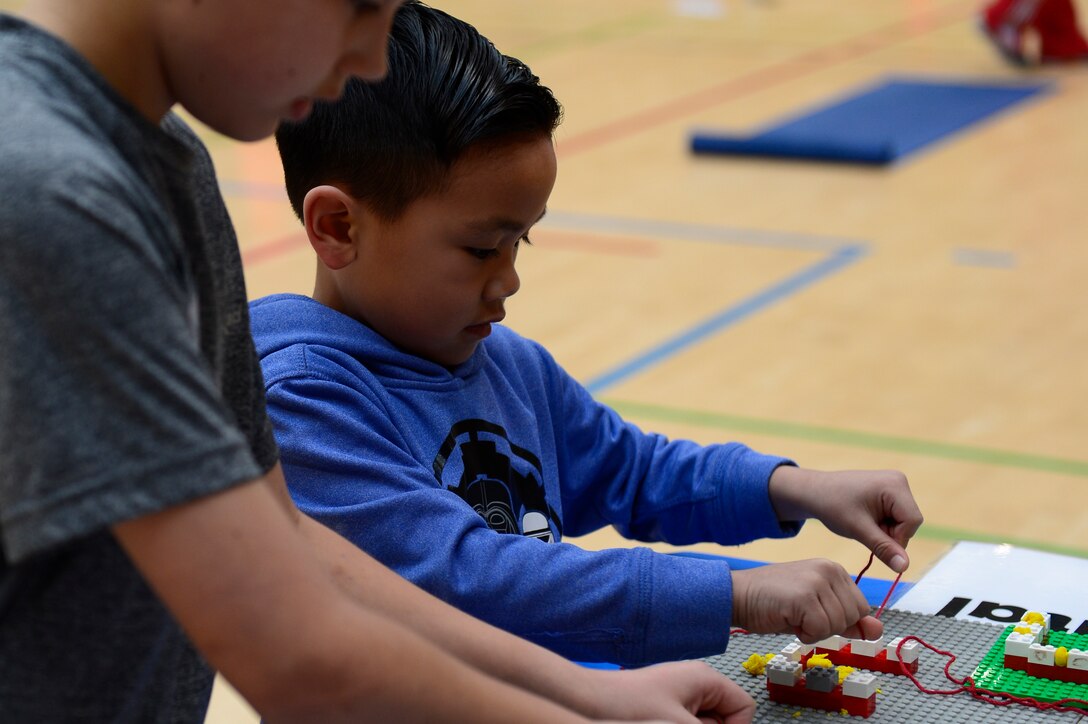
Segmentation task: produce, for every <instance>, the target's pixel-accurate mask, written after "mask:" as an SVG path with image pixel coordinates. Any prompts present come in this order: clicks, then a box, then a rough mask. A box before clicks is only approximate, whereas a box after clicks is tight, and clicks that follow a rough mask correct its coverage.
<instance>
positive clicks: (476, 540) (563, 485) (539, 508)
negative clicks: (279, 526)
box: [250, 295, 799, 666]
mask: <svg viewBox="0 0 1088 724" xmlns="http://www.w3.org/2000/svg"><path fill="white" fill-rule="evenodd" d="M250 311H251V314H252V326H253V335H254V338H255V341H256V346H257V352H258V354H259V356H260V359H261V366H262V369H263V372H264V380H265V387H266V390H267V393H268V411H269V414H270V416H271V418H272V421H273V425H274V428H275V433H276V438H277V441H278V443H279V446H280V456H281V460H282V463H283V469H284V473H285V475H286V477H287V483H288V486H289V488H290V490H291V495H292V496H293V498H294V500H295V502H296V503H297V504H298V506H299V508H300V509H302V510H303V511H304V512H305V513H306V514H308V515H310V516H311V517H313V518H315V519H316V520H319V521H321V522H322V523H324V524H325V525H327V526H329V527H330V528H332V529H333V530H335V531H337V532H338V533H340V534H341V535H343V536H344V537H345V538H347V539H348V540H350V541H352V542H354V543H355V544H356V545H357V546H359V547H360V548H362V549H363V550H365V551H366V552H367V553H369V554H370V555H372V556H373V557H374V558H376V559H378V560H379V561H381V562H382V563H384V564H385V565H387V566H389V567H390V568H392V569H394V570H395V571H397V572H398V573H400V574H401V575H402V576H404V577H406V578H408V579H409V580H411V581H413V582H415V583H416V584H417V585H419V586H421V587H422V588H424V589H426V590H428V591H430V592H431V593H432V594H434V595H435V596H438V597H439V598H441V599H443V600H445V601H447V602H448V603H450V604H452V605H454V606H456V607H457V608H460V609H462V610H464V611H466V612H468V613H470V614H472V615H473V616H476V617H477V618H480V619H483V620H484V621H487V622H489V623H491V624H493V625H495V626H498V627H500V628H503V629H506V630H507V631H510V632H512V633H515V634H517V635H519V636H522V637H524V638H526V639H529V640H530V641H533V642H535V643H538V644H540V645H542V646H545V647H547V648H549V649H552V650H553V651H556V652H557V653H560V654H562V655H564V656H567V657H569V658H572V659H576V660H580V661H608V662H612V663H617V664H622V665H624V666H637V665H643V664H648V663H653V662H658V661H665V660H674V659H684V658H696V657H702V656H709V655H713V654H718V653H721V652H722V651H724V650H725V648H726V645H727V643H728V637H729V626H730V619H731V614H732V599H733V594H732V579H731V576H730V571H729V567H728V565H727V564H726V563H725V562H724V561H721V560H708V559H703V558H693V557H683V556H672V555H666V554H660V553H655V552H653V551H651V550H649V549H648V548H641V547H640V548H623V549H613V550H604V551H585V550H582V549H581V548H579V547H577V546H575V545H571V544H568V543H562V542H561V540H562V538H563V536H564V535H568V536H579V535H584V534H586V533H590V532H592V531H594V530H597V529H599V528H602V527H604V526H607V525H611V526H614V527H615V528H616V529H617V530H618V531H619V532H620V533H621V534H622V535H624V536H626V537H628V538H633V539H636V540H641V541H664V542H667V543H672V544H674V545H683V544H688V543H696V542H715V543H720V544H723V545H734V544H738V543H744V542H747V541H751V540H754V539H756V538H763V537H785V536H789V535H793V534H796V532H797V530H798V528H799V526H798V525H796V524H792V523H786V524H783V523H779V521H778V520H777V518H776V516H775V514H774V510H773V508H772V506H771V503H770V499H769V496H768V492H767V482H768V480H769V479H770V475H771V472H772V471H773V470H774V469H775V468H776V467H777V466H779V465H783V464H791V463H790V461H788V460H786V459H784V458H780V457H772V456H767V455H762V454H759V453H757V452H755V451H753V450H751V449H750V448H748V447H746V446H744V445H741V444H739V443H727V444H722V445H707V446H702V445H697V444H695V443H693V442H690V441H687V440H675V441H670V440H668V439H666V438H665V437H663V436H662V435H658V434H652V433H650V434H648V433H644V432H642V431H641V430H639V429H638V428H637V427H635V426H634V425H632V424H630V423H628V422H625V421H624V420H622V419H621V418H620V417H619V415H617V414H616V413H615V412H614V411H613V410H612V409H610V408H608V407H607V406H605V405H602V404H600V403H598V402H597V401H595V400H594V399H593V398H592V396H591V395H590V394H589V393H588V392H587V391H586V390H585V388H583V387H582V386H581V385H580V384H579V383H578V382H577V381H575V380H574V379H573V378H572V377H571V376H570V375H568V374H567V373H566V372H564V371H563V369H562V368H561V367H559V365H558V364H556V362H555V360H554V359H552V357H551V355H550V354H548V352H547V351H546V350H545V349H544V348H543V347H541V346H540V345H539V344H537V343H535V342H533V341H531V340H528V339H525V338H523V337H521V336H519V335H517V334H516V333H515V332H513V331H511V330H510V329H508V328H506V327H502V326H499V325H495V326H494V327H493V331H492V334H491V336H489V337H488V338H486V339H485V340H484V341H483V342H482V343H481V344H480V345H479V346H478V347H477V349H476V352H475V353H474V354H473V356H472V357H471V358H470V359H469V360H468V361H466V362H465V363H463V364H461V365H459V366H457V367H455V368H453V369H449V368H446V367H443V366H442V365H439V364H436V363H433V362H429V361H427V360H425V359H422V358H419V357H415V356H412V355H408V354H405V353H403V352H401V351H400V350H398V349H397V348H396V347H394V346H393V345H392V344H391V343H389V342H388V341H386V340H385V339H384V338H383V337H381V336H380V335H379V334H377V333H376V332H374V331H373V330H372V329H370V328H369V327H367V326H366V325H364V324H362V323H360V322H358V321H356V320H354V319H352V318H350V317H348V316H345V315H343V314H341V313H339V312H337V311H334V310H332V309H329V308H328V307H326V306H324V305H322V304H320V303H318V302H316V301H314V300H312V299H310V298H308V297H303V296H297V295H276V296H272V297H266V298H264V299H260V300H257V301H255V302H253V303H252V305H251V310H250Z"/></svg>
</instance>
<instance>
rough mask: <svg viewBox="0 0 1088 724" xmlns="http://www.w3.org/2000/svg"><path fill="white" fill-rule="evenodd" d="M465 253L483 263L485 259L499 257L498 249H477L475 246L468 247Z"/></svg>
mask: <svg viewBox="0 0 1088 724" xmlns="http://www.w3.org/2000/svg"><path fill="white" fill-rule="evenodd" d="M465 251H467V252H468V253H469V254H471V255H472V256H474V257H476V258H477V259H480V260H481V261H483V260H485V259H491V258H492V257H496V256H498V255H499V250H498V249H477V248H476V247H474V246H469V247H466V248H465Z"/></svg>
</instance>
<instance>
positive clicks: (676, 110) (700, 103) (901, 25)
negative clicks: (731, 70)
mask: <svg viewBox="0 0 1088 724" xmlns="http://www.w3.org/2000/svg"><path fill="white" fill-rule="evenodd" d="M975 11H976V8H975V5H974V4H972V5H971V8H970V11H967V10H965V9H964V8H962V7H959V8H954V9H944V10H941V11H935V12H934V13H933V14H932V17H930V18H928V19H927V20H928V22H924V23H920V22H919V18H918V17H911V18H908V19H906V20H900V21H897V22H895V23H891V24H889V25H885V26H883V27H881V28H877V29H875V30H870V31H867V32H865V33H863V34H861V35H858V36H856V37H854V38H851V39H847V40H845V41H842V42H839V43H836V44H835V45H829V46H826V47H822V48H816V49H814V50H810V51H807V52H805V53H802V54H801V55H799V56H796V57H793V58H789V59H788V60H784V61H782V62H780V63H777V64H775V65H772V66H769V67H765V68H761V69H759V70H755V71H753V72H751V73H748V74H747V75H742V76H740V77H739V78H734V79H732V80H728V81H725V82H724V83H719V84H718V85H714V86H711V87H710V88H704V89H703V90H700V91H696V92H694V93H690V94H688V95H686V96H681V97H679V98H676V99H674V100H672V101H669V102H668V103H665V104H662V105H659V106H656V107H653V108H649V109H647V110H645V111H642V112H641V113H636V114H634V115H632V116H628V117H627V118H621V119H619V120H617V121H613V122H611V123H607V124H605V125H603V126H600V127H598V128H595V129H592V130H589V131H586V132H584V133H581V134H579V135H576V136H572V137H570V138H567V139H561V140H560V141H559V143H557V145H556V152H557V154H558V156H559V159H560V160H565V159H567V158H570V157H571V156H575V155H577V154H579V153H583V152H585V151H589V150H593V149H596V148H600V147H601V146H604V145H606V144H608V143H611V142H613V141H617V140H620V139H623V138H627V137H628V136H632V135H635V134H637V133H641V132H643V131H646V130H649V129H651V128H654V127H656V126H659V125H661V124H663V123H668V122H670V121H675V120H679V119H681V118H685V117H687V116H689V115H692V114H694V113H698V112H701V111H705V110H707V109H709V108H713V107H714V106H716V105H719V104H721V103H725V102H727V101H733V100H736V99H738V98H742V97H744V96H745V95H747V94H749V93H752V92H754V91H757V90H765V89H767V88H769V87H771V86H773V85H776V84H778V83H783V82H786V81H792V80H797V79H798V78H803V77H804V76H806V75H811V74H812V73H816V72H818V71H822V70H825V69H827V68H829V67H831V66H834V65H837V64H840V63H845V62H847V61H850V60H856V59H857V58H861V57H863V56H865V55H868V54H870V53H873V52H875V51H878V50H883V49H884V48H887V47H889V46H890V45H894V44H895V43H897V42H900V41H902V40H906V39H910V38H915V37H919V36H922V35H926V34H928V33H931V32H933V31H934V30H937V29H939V28H942V27H945V26H947V25H952V24H954V23H957V22H961V21H963V20H964V19H966V18H968V17H970V16H971V15H972V14H973V13H974V12H975Z"/></svg>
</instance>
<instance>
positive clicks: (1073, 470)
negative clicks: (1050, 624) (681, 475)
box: [604, 399, 1088, 477]
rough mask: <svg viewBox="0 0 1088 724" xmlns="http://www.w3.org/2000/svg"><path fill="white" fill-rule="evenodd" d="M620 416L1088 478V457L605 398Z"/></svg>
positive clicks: (606, 402)
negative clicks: (974, 444) (1082, 458)
mask: <svg viewBox="0 0 1088 724" xmlns="http://www.w3.org/2000/svg"><path fill="white" fill-rule="evenodd" d="M604 402H605V404H607V405H609V406H611V407H612V408H614V409H615V410H616V411H618V412H619V413H620V414H623V415H634V416H638V417H642V418H648V419H654V420H662V421H666V422H679V423H685V424H689V425H700V426H702V427H715V428H728V429H730V430H739V431H742V432H748V433H753V434H757V435H775V436H777V437H789V438H797V439H801V440H811V441H815V442H826V443H832V444H835V445H849V446H852V447H863V448H868V449H871V450H883V451H886V452H898V453H909V454H911V455H924V456H927V457H936V458H943V459H946V460H957V461H961V462H971V463H982V464H984V465H994V466H997V467H1008V468H1021V469H1024V470H1035V471H1041V472H1047V473H1060V474H1063V475H1075V476H1078V477H1088V461H1084V460H1069V459H1066V458H1055V457H1048V456H1045V455H1031V454H1028V453H1018V452H1010V451H1007V450H992V449H988V448H981V447H970V446H967V445H952V444H949V443H943V442H934V441H930V440H917V439H913V438H907V437H894V436H891V435H875V434H872V433H867V432H857V431H854V430H839V429H835V428H830V427H819V426H816V425H803V424H799V423H793V422H782V421H779V420H762V419H759V418H754V417H741V416H738V415H723V414H719V413H710V412H699V411H696V410H678V409H674V408H670V407H662V406H659V405H647V404H643V403H638V402H625V401H622V400H611V399H606V400H604Z"/></svg>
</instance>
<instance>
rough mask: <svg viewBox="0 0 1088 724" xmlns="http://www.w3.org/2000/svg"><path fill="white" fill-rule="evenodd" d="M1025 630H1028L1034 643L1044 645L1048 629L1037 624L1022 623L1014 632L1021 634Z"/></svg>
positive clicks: (1017, 625)
mask: <svg viewBox="0 0 1088 724" xmlns="http://www.w3.org/2000/svg"><path fill="white" fill-rule="evenodd" d="M1024 629H1027V630H1028V632H1029V635H1030V636H1031V640H1032V641H1034V642H1035V643H1037V644H1041V643H1043V639H1044V638H1045V637H1046V629H1044V628H1043V627H1042V626H1041V625H1040V624H1037V623H1030V624H1029V623H1024V622H1020V623H1018V624H1016V626H1015V628H1014V629H1013V631H1014V633H1020V632H1023V631H1024Z"/></svg>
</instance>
